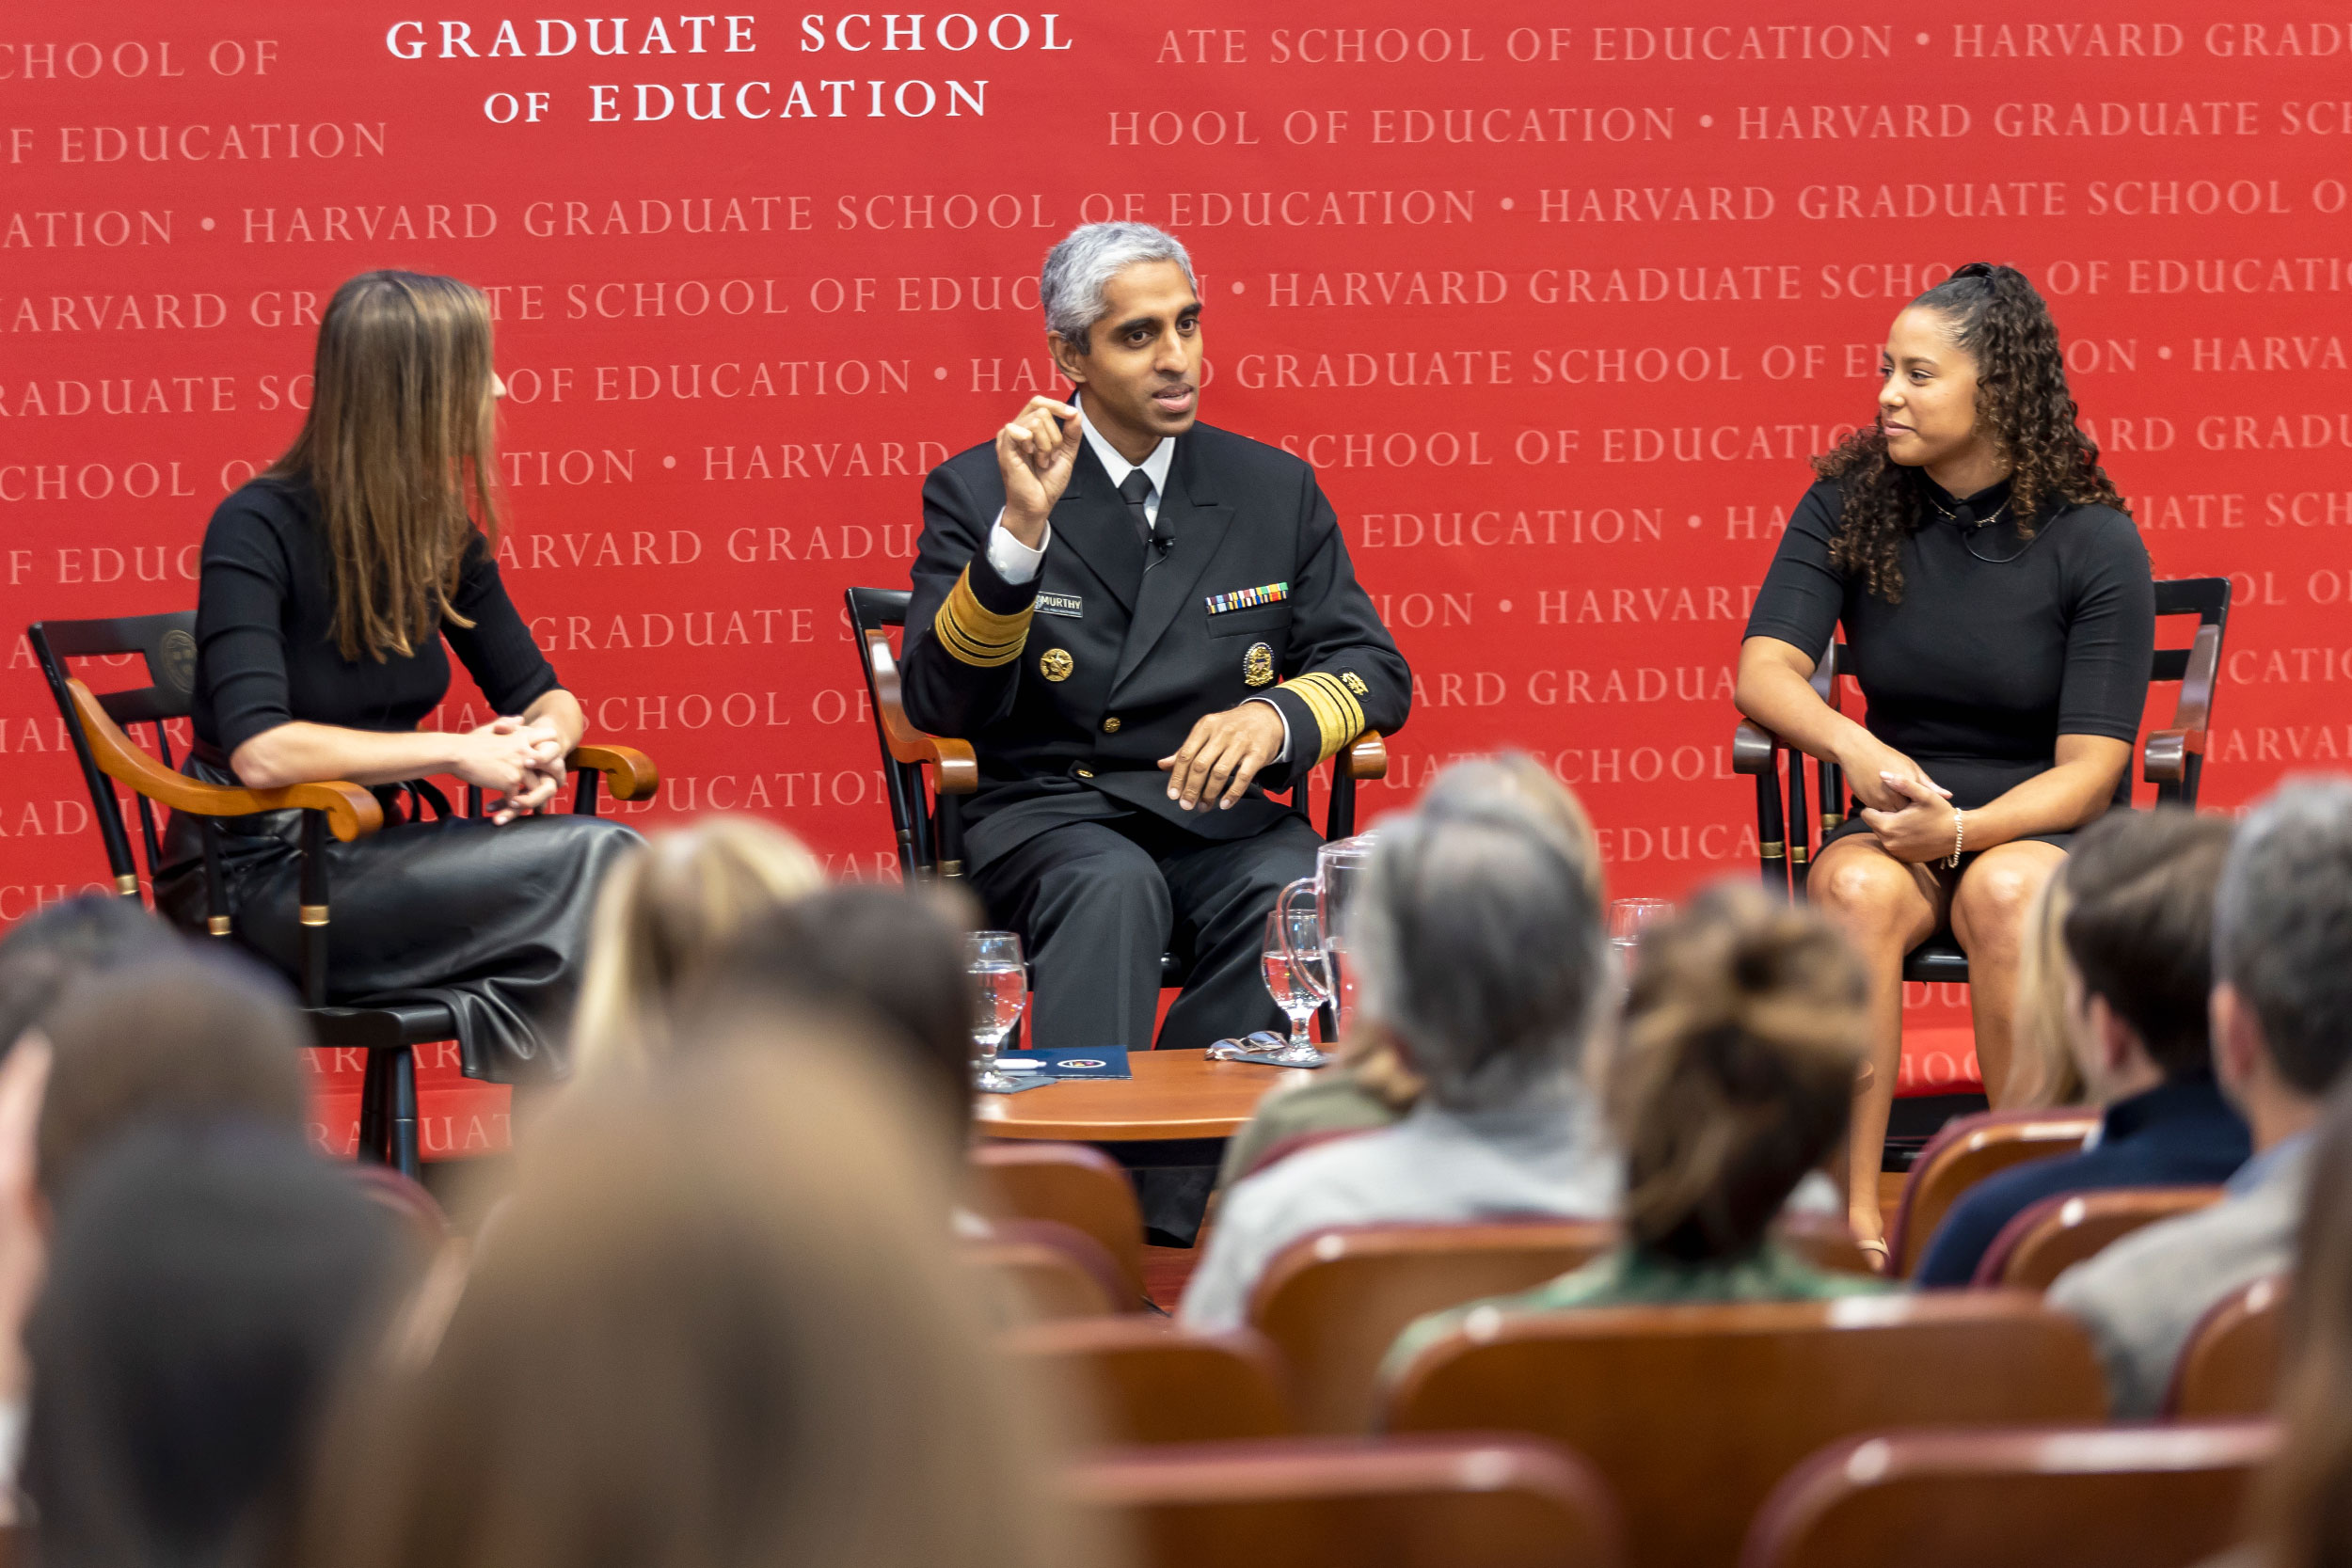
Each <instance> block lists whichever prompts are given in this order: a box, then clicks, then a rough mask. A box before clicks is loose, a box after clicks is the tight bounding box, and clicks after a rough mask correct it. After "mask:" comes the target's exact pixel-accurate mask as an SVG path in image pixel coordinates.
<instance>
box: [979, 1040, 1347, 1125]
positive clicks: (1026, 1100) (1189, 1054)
mask: <svg viewBox="0 0 2352 1568" xmlns="http://www.w3.org/2000/svg"><path fill="white" fill-rule="evenodd" d="M1127 1067H1128V1070H1129V1071H1131V1072H1133V1073H1134V1074H1135V1076H1134V1077H1132V1078H1091V1079H1088V1078H1077V1079H1070V1080H1067V1081H1064V1082H1061V1083H1057V1084H1053V1085H1049V1086H1047V1087H1045V1088H1041V1089H1031V1090H1029V1091H1027V1092H1026V1093H1025V1094H984V1095H978V1096H976V1097H975V1098H977V1100H978V1101H979V1105H978V1108H977V1110H975V1111H974V1113H973V1119H974V1121H975V1122H977V1128H976V1129H975V1130H976V1131H977V1132H979V1134H980V1135H981V1136H983V1137H989V1138H1053V1139H1059V1140H1064V1141H1067V1142H1072V1143H1145V1142H1150V1141H1152V1140H1165V1139H1176V1138H1228V1137H1231V1136H1232V1134H1233V1132H1234V1131H1235V1130H1236V1129H1237V1128H1239V1127H1240V1126H1241V1124H1242V1123H1244V1122H1246V1121H1248V1119H1249V1114H1250V1112H1252V1111H1254V1110H1256V1109H1257V1107H1258V1101H1260V1100H1261V1099H1263V1097H1264V1095H1265V1092H1266V1091H1267V1090H1268V1089H1271V1088H1273V1087H1274V1086H1275V1085H1279V1084H1287V1083H1289V1082H1291V1081H1292V1080H1294V1079H1298V1078H1304V1077H1306V1076H1307V1074H1308V1073H1309V1072H1310V1071H1311V1069H1307V1068H1279V1067H1260V1066H1258V1065H1257V1064H1256V1063H1254V1062H1212V1061H1210V1060H1209V1059H1208V1053H1207V1052H1205V1051H1131V1052H1129V1053H1127Z"/></svg>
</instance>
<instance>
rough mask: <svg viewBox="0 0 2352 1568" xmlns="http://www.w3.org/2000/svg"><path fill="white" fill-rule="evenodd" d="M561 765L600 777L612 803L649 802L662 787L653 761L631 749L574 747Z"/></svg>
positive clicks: (622, 747) (659, 775) (621, 747)
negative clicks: (584, 770)
mask: <svg viewBox="0 0 2352 1568" xmlns="http://www.w3.org/2000/svg"><path fill="white" fill-rule="evenodd" d="M564 766H565V767H567V768H585V769H587V770H588V771H590V772H594V773H601V774H603V775H604V787H605V789H606V791H607V792H608V793H610V794H611V795H612V799H614V800H651V799H652V798H653V792H654V791H655V790H657V789H659V788H660V787H661V771H660V768H656V767H654V765H653V758H651V757H649V756H647V755H645V753H644V752H641V751H638V750H637V749H636V748H635V747H633V746H575V747H573V748H572V754H571V755H570V756H567V757H565V758H564Z"/></svg>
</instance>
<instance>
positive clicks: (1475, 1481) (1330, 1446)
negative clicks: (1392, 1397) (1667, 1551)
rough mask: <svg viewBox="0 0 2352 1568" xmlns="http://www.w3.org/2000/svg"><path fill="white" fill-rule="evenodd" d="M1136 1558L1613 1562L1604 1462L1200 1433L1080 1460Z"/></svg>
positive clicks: (1270, 1565)
mask: <svg viewBox="0 0 2352 1568" xmlns="http://www.w3.org/2000/svg"><path fill="white" fill-rule="evenodd" d="M1069 1487H1070V1491H1071V1493H1072V1494H1073V1498H1074V1500H1075V1501H1077V1502H1078V1503H1079V1504H1080V1505H1081V1506H1082V1507H1086V1508H1089V1509H1099V1510H1102V1511H1104V1512H1105V1513H1110V1514H1112V1515H1114V1516H1115V1517H1116V1518H1117V1519H1119V1520H1120V1522H1122V1523H1123V1524H1124V1525H1125V1527H1126V1528H1125V1530H1124V1531H1123V1532H1122V1533H1125V1534H1127V1535H1129V1536H1130V1537H1132V1539H1133V1541H1134V1543H1135V1548H1136V1559H1135V1560H1136V1563H1137V1565H1138V1568H1204V1565H1214V1568H1614V1565H1616V1564H1618V1563H1620V1562H1622V1561H1623V1558H1622V1556H1621V1555H1620V1548H1619V1541H1620V1535H1619V1531H1618V1527H1617V1521H1616V1513H1615V1510H1614V1509H1613V1507H1612V1506H1611V1503H1610V1500H1609V1496H1608V1493H1607V1491H1606V1489H1605V1488H1604V1487H1602V1485H1601V1484H1600V1482H1599V1481H1597V1479H1595V1477H1594V1475H1593V1473H1592V1469H1591V1466H1589V1465H1585V1464H1583V1463H1582V1462H1581V1460H1579V1459H1578V1458H1577V1457H1576V1456H1575V1455H1573V1454H1569V1453H1565V1452H1563V1451H1561V1450H1560V1449H1558V1448H1556V1447H1555V1446H1553V1445H1551V1444H1548V1443H1535V1442H1531V1441H1528V1440H1527V1439H1524V1438H1512V1437H1495V1436H1483V1437H1476V1438H1462V1437H1444V1438H1416V1439H1411V1440H1401V1439H1395V1438H1390V1439H1384V1440H1381V1441H1378V1442H1372V1443H1366V1442H1348V1441H1333V1440H1330V1439H1322V1440H1316V1439H1302V1438H1292V1439H1285V1440H1276V1441H1272V1442H1254V1443H1248V1442H1236V1443H1200V1444H1188V1445H1185V1446H1183V1447H1180V1448H1157V1449H1136V1450H1131V1451H1129V1452H1127V1453H1122V1454H1116V1455H1111V1454H1104V1455H1099V1456H1095V1457H1092V1458H1089V1459H1085V1460H1082V1461H1080V1462H1079V1463H1078V1464H1077V1465H1075V1466H1073V1471H1072V1473H1071V1477H1070V1481H1069Z"/></svg>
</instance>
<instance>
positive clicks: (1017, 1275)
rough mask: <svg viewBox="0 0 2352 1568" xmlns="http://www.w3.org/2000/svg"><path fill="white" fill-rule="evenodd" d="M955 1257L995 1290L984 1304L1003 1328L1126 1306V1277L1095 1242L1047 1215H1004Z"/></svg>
mask: <svg viewBox="0 0 2352 1568" xmlns="http://www.w3.org/2000/svg"><path fill="white" fill-rule="evenodd" d="M957 1256H958V1257H959V1259H961V1261H962V1262H963V1264H964V1266H965V1267H967V1268H969V1269H972V1270H974V1271H975V1272H976V1273H977V1274H978V1275H980V1277H981V1278H982V1279H984V1280H986V1281H988V1282H989V1284H990V1285H991V1286H992V1287H993V1289H994V1290H995V1291H997V1292H998V1293H997V1294H996V1296H995V1298H994V1299H993V1301H992V1302H991V1303H990V1306H991V1307H992V1308H993V1310H994V1312H995V1314H996V1316H997V1317H998V1319H999V1320H1000V1321H1001V1322H1002V1323H1005V1324H1006V1325H1007V1326H1008V1327H1011V1326H1015V1325H1018V1324H1021V1323H1052V1322H1056V1321H1057V1320H1059V1319H1063V1318H1100V1317H1108V1316H1110V1315H1111V1314H1113V1313H1116V1312H1120V1311H1123V1310H1127V1309H1129V1298H1128V1297H1127V1295H1126V1282H1125V1281H1124V1280H1123V1279H1121V1278H1120V1273H1119V1269H1118V1266H1117V1265H1116V1264H1114V1263H1113V1262H1112V1261H1111V1259H1110V1254H1108V1253H1106V1252H1104V1250H1103V1245H1102V1243H1099V1242H1097V1241H1096V1240H1095V1239H1094V1238H1093V1237H1091V1236H1089V1235H1087V1234H1085V1233H1084V1232H1083V1231H1079V1230H1074V1229H1073V1228H1071V1227H1069V1226H1066V1225H1061V1224H1058V1223H1057V1222H1055V1221H1053V1220H1005V1221H1001V1222H999V1223H998V1224H997V1225H996V1226H995V1227H994V1234H993V1235H991V1236H989V1237H988V1238H986V1239H985V1240H977V1241H968V1242H963V1243H959V1245H958V1248H957Z"/></svg>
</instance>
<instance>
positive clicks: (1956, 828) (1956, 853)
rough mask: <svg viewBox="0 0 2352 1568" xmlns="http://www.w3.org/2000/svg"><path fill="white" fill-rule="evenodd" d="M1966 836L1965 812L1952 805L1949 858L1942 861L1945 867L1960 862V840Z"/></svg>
mask: <svg viewBox="0 0 2352 1568" xmlns="http://www.w3.org/2000/svg"><path fill="white" fill-rule="evenodd" d="M1967 836H1968V821H1967V813H1965V812H1963V811H1962V810H1961V809H1960V808H1959V807H1958V806H1954V807H1953V808H1952V853H1951V856H1950V858H1949V859H1947V860H1946V861H1945V863H1944V865H1945V869H1947V870H1949V869H1951V868H1952V867H1954V866H1957V865H1958V864H1960V846H1961V842H1962V840H1963V839H1965V838H1966V837H1967Z"/></svg>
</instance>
